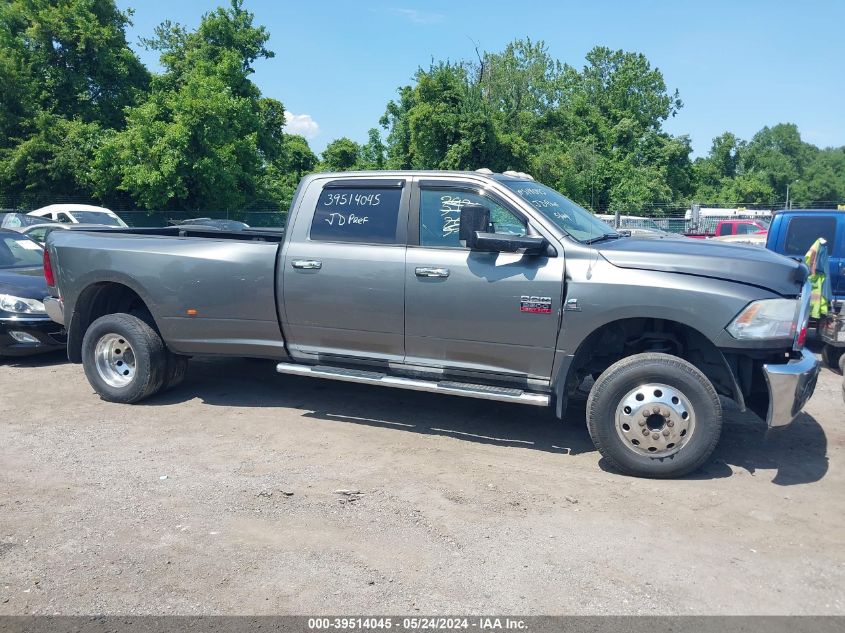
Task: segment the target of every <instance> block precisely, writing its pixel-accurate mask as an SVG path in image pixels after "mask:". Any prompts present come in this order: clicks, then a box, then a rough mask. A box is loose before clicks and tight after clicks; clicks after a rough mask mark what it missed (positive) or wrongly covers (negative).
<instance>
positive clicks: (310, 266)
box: [290, 259, 323, 270]
mask: <svg viewBox="0 0 845 633" xmlns="http://www.w3.org/2000/svg"><path fill="white" fill-rule="evenodd" d="M290 265H291V266H293V267H294V268H301V269H304V270H319V269H320V268H322V267H323V262H321V261H320V260H319V259H295V260H293V261H292V262H291V263H290Z"/></svg>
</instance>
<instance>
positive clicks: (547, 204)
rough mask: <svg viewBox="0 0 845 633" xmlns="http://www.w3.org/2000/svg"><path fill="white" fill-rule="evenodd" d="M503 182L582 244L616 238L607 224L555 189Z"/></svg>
mask: <svg viewBox="0 0 845 633" xmlns="http://www.w3.org/2000/svg"><path fill="white" fill-rule="evenodd" d="M500 182H501V183H502V184H503V185H505V186H506V187H507V188H508V189H510V190H511V191H513V192H514V193H516V194H517V195H519V196H520V197H521V198H522V199H523V200H527V201H528V202H530V203H531V204H532V205H533V206H534V208H535V209H537V210H538V211H539V212H540V213H542V214H543V215H544V216H546V217H547V218H548V219H549V220H551V221H552V222H554V223H555V224H556V225H557V226H558V227H560V228H561V229H563V230H564V231H566V233H568V234H569V235H571V236H572V237H573V238H575V239H576V240H578V241H579V242H586V241H588V240H593V239H595V238H597V237H601V236H602V235H616V233H615V232H614V231H613V229H612V228H611V227H609V226H608V225H607V224H606V223H605V222H602V221H601V220H600V219H599V218H597V217H596V216H594V215H593V214H592V213H590V212H589V211H587V210H586V209H585V208H583V207H581V206H579V205H577V204H575V203H574V202H572V200H570V199H569V198H567V197H566V196H564V195H563V194H560V193H558V192H557V191H555V190H554V189H551V188H549V187H546V186H545V185H541V184H540V183H538V182H531V181H528V180H501V181H500Z"/></svg>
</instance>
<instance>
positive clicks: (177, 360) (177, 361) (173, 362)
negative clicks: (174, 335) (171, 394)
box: [162, 350, 188, 391]
mask: <svg viewBox="0 0 845 633" xmlns="http://www.w3.org/2000/svg"><path fill="white" fill-rule="evenodd" d="M187 371H188V357H187V356H182V355H181V354H174V353H173V352H171V351H170V350H167V378H166V379H165V381H164V387H162V391H166V390H168V389H173V388H174V387H178V386H179V385H181V384H182V381H183V380H185V374H186V373H187Z"/></svg>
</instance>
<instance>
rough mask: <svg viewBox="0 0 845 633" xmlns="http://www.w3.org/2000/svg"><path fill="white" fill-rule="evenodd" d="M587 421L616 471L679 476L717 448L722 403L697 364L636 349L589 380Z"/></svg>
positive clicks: (702, 461) (644, 474) (595, 439)
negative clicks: (633, 353)
mask: <svg viewBox="0 0 845 633" xmlns="http://www.w3.org/2000/svg"><path fill="white" fill-rule="evenodd" d="M587 426H588V428H589V431H590V437H591V438H592V439H593V443H594V444H595V446H596V448H597V449H598V450H599V452H600V453H601V454H602V456H603V457H604V458H605V459H606V460H607V461H608V462H609V463H610V464H611V466H613V467H615V468H616V469H617V470H620V471H622V472H624V473H626V474H629V475H635V476H638V477H654V478H668V477H680V476H681V475H685V474H687V473H690V472H692V471H694V470H696V469H697V468H699V467H701V466H702V465H703V464H704V463H705V462H706V461H707V459H708V458H709V457H710V454H711V453H712V452H713V449H714V448H715V447H716V443H717V442H718V441H719V435H720V433H721V430H722V406H721V403H720V402H719V396H718V395H717V394H716V390H715V389H714V388H713V385H712V384H711V383H710V381H709V380H708V379H707V377H706V376H705V375H704V374H702V373H701V372H700V371H699V370H698V369H697V368H696V367H695V366H693V365H691V364H690V363H688V362H686V361H685V360H683V359H681V358H678V357H676V356H670V355H668V354H657V353H647V354H636V355H634V356H629V357H628V358H624V359H622V360H620V361H619V362H617V363H615V364H614V365H611V366H610V367H609V368H608V369H607V370H606V371H605V372H604V373H602V375H601V376H600V377H599V379H598V380H597V381H596V383H595V384H594V385H593V388H592V390H591V391H590V396H589V398H588V400H587Z"/></svg>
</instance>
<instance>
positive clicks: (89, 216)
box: [71, 211, 126, 226]
mask: <svg viewBox="0 0 845 633" xmlns="http://www.w3.org/2000/svg"><path fill="white" fill-rule="evenodd" d="M71 213H72V214H73V217H74V218H76V221H77V222H79V223H80V224H105V225H106V226H126V222H124V221H123V220H121V219H120V218H119V217H117V216H116V215H110V214H108V213H103V212H102V211H71Z"/></svg>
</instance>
